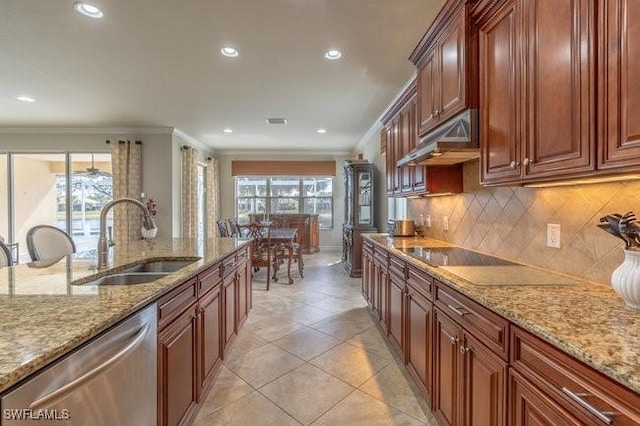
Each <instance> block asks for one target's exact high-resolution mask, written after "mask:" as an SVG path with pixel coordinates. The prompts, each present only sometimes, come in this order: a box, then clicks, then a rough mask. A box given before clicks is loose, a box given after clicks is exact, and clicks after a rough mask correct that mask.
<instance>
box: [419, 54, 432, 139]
mask: <svg viewBox="0 0 640 426" xmlns="http://www.w3.org/2000/svg"><path fill="white" fill-rule="evenodd" d="M436 83H437V77H436V55H435V51H431V52H430V53H429V54H428V56H427V59H426V61H425V63H424V66H423V67H422V68H421V69H420V70H419V71H418V99H419V106H418V111H419V114H420V135H423V134H425V133H427V132H428V131H429V130H431V129H432V128H433V127H435V125H436V116H435V114H434V112H435V110H436V99H435V97H436V93H435V92H436Z"/></svg>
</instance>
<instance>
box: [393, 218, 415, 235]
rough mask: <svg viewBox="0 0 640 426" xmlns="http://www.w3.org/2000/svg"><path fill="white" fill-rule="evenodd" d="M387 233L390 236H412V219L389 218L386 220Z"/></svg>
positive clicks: (413, 231)
mask: <svg viewBox="0 0 640 426" xmlns="http://www.w3.org/2000/svg"><path fill="white" fill-rule="evenodd" d="M387 233H388V234H389V236H391V237H412V236H414V235H415V224H414V222H413V220H399V219H391V220H389V221H387Z"/></svg>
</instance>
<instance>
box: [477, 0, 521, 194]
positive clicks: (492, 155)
mask: <svg viewBox="0 0 640 426" xmlns="http://www.w3.org/2000/svg"><path fill="white" fill-rule="evenodd" d="M516 7H517V6H516V2H515V0H512V1H507V2H505V4H504V6H503V7H502V8H501V10H500V11H499V12H498V13H496V14H495V15H493V16H492V17H491V18H489V19H488V20H487V21H485V22H484V23H483V24H482V25H481V26H480V28H479V44H480V51H479V57H480V111H481V114H480V140H481V144H480V149H481V154H480V155H481V159H482V160H481V166H482V168H481V173H482V176H481V178H482V181H483V182H489V181H492V180H499V181H500V180H510V179H517V178H519V177H520V167H519V166H520V138H519V131H520V123H519V120H518V117H519V114H518V108H519V104H518V90H517V84H516V77H517V72H516V67H518V61H517V60H516V44H517V41H516V21H517V17H516Z"/></svg>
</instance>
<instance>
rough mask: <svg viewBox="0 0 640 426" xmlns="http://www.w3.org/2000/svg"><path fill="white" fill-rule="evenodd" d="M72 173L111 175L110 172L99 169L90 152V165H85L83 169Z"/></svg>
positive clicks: (80, 174)
mask: <svg viewBox="0 0 640 426" xmlns="http://www.w3.org/2000/svg"><path fill="white" fill-rule="evenodd" d="M73 174H74V175H79V176H108V177H111V173H109V172H105V171H103V170H100V169H99V168H97V167H96V166H95V159H94V155H93V154H91V167H87V168H86V169H85V171H78V172H73Z"/></svg>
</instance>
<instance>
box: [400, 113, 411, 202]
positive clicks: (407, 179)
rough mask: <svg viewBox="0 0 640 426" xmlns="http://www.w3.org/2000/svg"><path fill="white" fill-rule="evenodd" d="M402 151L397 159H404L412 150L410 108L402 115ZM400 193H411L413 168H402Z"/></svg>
mask: <svg viewBox="0 0 640 426" xmlns="http://www.w3.org/2000/svg"><path fill="white" fill-rule="evenodd" d="M399 122H400V128H399V133H400V143H399V144H398V146H400V151H399V152H398V157H397V159H398V160H399V159H400V158H402V157H404V156H405V155H406V154H407V153H408V152H409V151H410V150H411V145H412V144H411V133H412V132H411V108H410V107H408V108H406V109H405V110H404V111H402V112H401V113H400V121H399ZM399 171H400V191H401V192H405V193H406V192H411V190H412V189H413V188H412V185H411V173H412V167H410V166H403V167H401V168H400V170H399Z"/></svg>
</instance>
